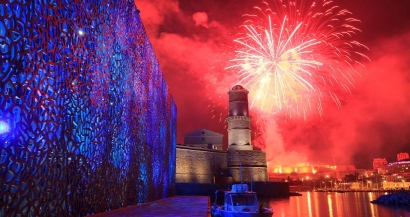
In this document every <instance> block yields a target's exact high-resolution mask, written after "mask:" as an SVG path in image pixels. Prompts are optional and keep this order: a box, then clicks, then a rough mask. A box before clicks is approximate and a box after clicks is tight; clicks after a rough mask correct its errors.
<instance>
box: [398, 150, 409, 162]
mask: <svg viewBox="0 0 410 217" xmlns="http://www.w3.org/2000/svg"><path fill="white" fill-rule="evenodd" d="M408 160H410V158H409V153H407V152H401V153H398V154H397V161H408Z"/></svg>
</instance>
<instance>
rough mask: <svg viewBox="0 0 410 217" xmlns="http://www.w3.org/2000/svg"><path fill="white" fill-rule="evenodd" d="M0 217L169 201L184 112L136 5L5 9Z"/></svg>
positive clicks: (96, 1)
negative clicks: (179, 111) (178, 121)
mask: <svg viewBox="0 0 410 217" xmlns="http://www.w3.org/2000/svg"><path fill="white" fill-rule="evenodd" d="M0 58H1V59H0V121H2V122H3V123H6V124H7V125H8V131H7V132H5V133H3V134H1V135H0V154H1V155H0V174H1V175H0V216H85V215H88V214H93V213H98V212H104V211H107V210H112V209H116V208H120V207H126V206H128V205H133V204H138V203H144V202H147V201H152V200H157V199H161V198H164V197H167V196H170V195H172V193H173V186H174V182H175V154H176V153H175V145H176V113H177V110H176V106H175V103H174V101H173V99H172V96H171V95H170V93H169V90H168V87H167V84H166V82H165V80H164V77H163V75H162V72H161V69H160V67H159V64H158V61H157V59H156V57H155V54H154V51H153V49H152V46H151V44H150V41H149V39H148V36H147V34H146V32H145V30H144V27H143V24H142V22H141V19H140V16H139V11H138V10H137V8H136V6H135V3H134V1H133V0H81V1H80V0H72V1H66V0H55V1H36V0H33V1H21V0H6V1H1V3H0Z"/></svg>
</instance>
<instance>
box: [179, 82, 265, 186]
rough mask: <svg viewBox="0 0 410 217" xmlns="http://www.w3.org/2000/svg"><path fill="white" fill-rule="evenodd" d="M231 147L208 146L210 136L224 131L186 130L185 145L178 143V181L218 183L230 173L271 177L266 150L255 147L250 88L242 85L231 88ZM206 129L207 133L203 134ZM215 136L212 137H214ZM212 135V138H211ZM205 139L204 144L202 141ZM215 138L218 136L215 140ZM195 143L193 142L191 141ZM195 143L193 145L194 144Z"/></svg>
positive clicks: (247, 178)
mask: <svg viewBox="0 0 410 217" xmlns="http://www.w3.org/2000/svg"><path fill="white" fill-rule="evenodd" d="M228 94H229V115H228V117H227V118H226V120H227V122H228V141H229V146H228V151H220V150H219V149H217V150H212V149H208V150H207V149H204V147H205V143H207V141H208V140H207V138H206V137H205V135H207V134H210V135H214V136H215V139H216V140H215V142H217V141H220V140H219V139H221V138H222V137H219V135H220V134H217V133H214V132H212V131H206V130H198V131H194V132H191V133H187V134H185V143H187V144H186V145H185V146H179V145H178V146H177V153H176V182H177V183H207V184H208V183H215V182H216V180H221V179H222V178H221V177H223V178H226V177H228V176H229V179H224V180H229V181H233V182H240V181H241V180H242V181H243V182H250V181H254V182H266V181H268V175H267V164H266V153H265V152H262V151H258V150H253V147H252V145H251V138H250V120H251V118H250V117H249V112H248V91H247V90H246V89H244V88H243V87H242V86H240V85H236V86H234V87H233V88H232V89H231V90H230V91H229V92H228ZM202 133H203V134H202ZM210 138H211V137H210ZM210 138H209V139H210ZM202 141H204V145H203V146H201V145H198V144H197V143H198V142H201V143H202ZM212 141H214V140H212ZM189 144H192V145H189ZM190 146H191V147H190Z"/></svg>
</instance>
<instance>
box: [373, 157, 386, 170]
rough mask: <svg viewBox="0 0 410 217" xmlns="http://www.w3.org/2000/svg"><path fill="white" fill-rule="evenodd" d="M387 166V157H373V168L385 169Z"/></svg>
mask: <svg viewBox="0 0 410 217" xmlns="http://www.w3.org/2000/svg"><path fill="white" fill-rule="evenodd" d="M386 166H387V160H386V158H374V159H373V169H374V170H377V169H383V168H385V167H386Z"/></svg>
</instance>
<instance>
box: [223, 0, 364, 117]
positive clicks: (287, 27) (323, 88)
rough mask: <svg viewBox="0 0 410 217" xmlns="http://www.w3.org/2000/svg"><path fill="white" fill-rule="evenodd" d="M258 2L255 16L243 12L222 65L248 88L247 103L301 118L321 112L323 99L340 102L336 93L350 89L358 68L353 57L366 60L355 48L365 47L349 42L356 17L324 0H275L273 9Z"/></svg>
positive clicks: (351, 39)
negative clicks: (230, 55) (228, 61)
mask: <svg viewBox="0 0 410 217" xmlns="http://www.w3.org/2000/svg"><path fill="white" fill-rule="evenodd" d="M263 3H264V8H265V9H262V8H261V7H255V9H257V10H258V12H259V13H260V14H259V15H245V16H246V17H248V18H249V19H248V20H247V21H245V23H244V24H243V25H242V26H241V29H242V30H243V32H242V34H240V35H239V37H238V38H237V39H235V40H234V42H235V43H236V45H237V50H236V51H235V58H234V59H232V60H231V63H232V65H231V66H229V67H227V68H226V69H229V70H235V71H237V72H238V78H239V82H238V83H239V84H242V85H244V86H245V87H246V88H247V89H249V90H250V97H251V99H252V101H251V107H252V106H258V108H260V109H261V110H264V111H268V112H272V113H278V112H285V113H286V114H287V115H288V116H290V117H292V116H294V115H302V116H303V117H304V118H306V115H307V112H308V111H311V110H313V109H316V110H317V111H318V112H319V114H320V115H322V113H323V108H322V102H323V100H324V99H331V100H333V101H334V102H335V103H336V105H337V106H341V102H340V100H339V98H338V97H337V95H336V92H337V91H338V90H339V89H343V90H345V91H348V92H350V88H351V87H354V76H352V74H354V73H357V74H358V72H357V71H356V70H355V69H354V65H356V64H358V65H361V66H363V65H362V64H361V63H360V62H359V61H357V60H356V59H363V58H366V59H368V58H367V56H366V55H364V54H362V53H360V52H357V51H356V50H360V49H363V48H366V49H367V47H365V46H364V45H363V44H361V43H359V42H357V41H354V40H353V36H354V35H355V34H356V33H357V32H360V30H359V29H358V28H356V27H355V26H354V24H355V23H357V22H360V21H359V20H357V19H355V18H352V17H350V16H351V13H350V12H349V11H348V10H346V9H340V8H339V7H338V6H334V5H332V1H328V0H319V1H309V0H306V1H305V0H298V1H283V0H276V1H274V2H273V3H274V7H272V8H273V9H271V8H270V6H269V5H268V3H266V2H263ZM346 66H347V67H346Z"/></svg>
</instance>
